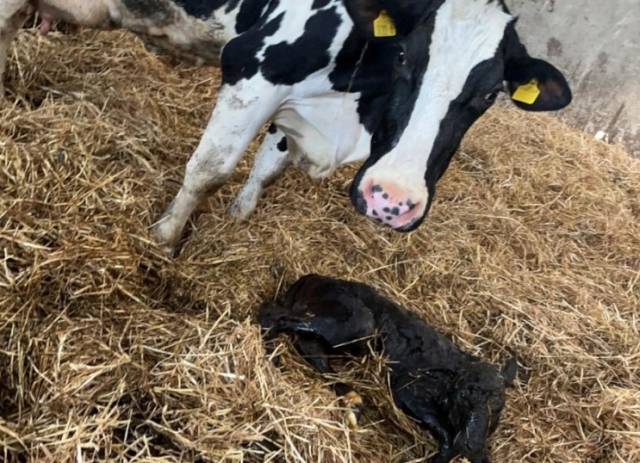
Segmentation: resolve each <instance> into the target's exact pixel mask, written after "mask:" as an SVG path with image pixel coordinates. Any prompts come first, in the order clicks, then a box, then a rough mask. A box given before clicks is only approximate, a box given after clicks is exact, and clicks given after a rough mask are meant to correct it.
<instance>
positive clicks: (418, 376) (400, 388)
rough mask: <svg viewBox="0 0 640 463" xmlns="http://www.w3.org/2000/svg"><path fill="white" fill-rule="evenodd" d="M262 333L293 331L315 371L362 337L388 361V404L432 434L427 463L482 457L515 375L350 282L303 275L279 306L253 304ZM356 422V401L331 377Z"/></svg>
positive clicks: (361, 348)
mask: <svg viewBox="0 0 640 463" xmlns="http://www.w3.org/2000/svg"><path fill="white" fill-rule="evenodd" d="M259 318H260V324H261V326H262V327H263V329H264V330H265V331H266V332H265V339H272V338H273V337H275V336H277V335H278V334H279V333H282V332H285V333H291V334H295V335H296V341H295V345H296V348H297V349H298V350H299V351H300V353H301V354H302V355H303V356H305V357H306V360H307V361H308V362H309V363H310V364H311V365H312V366H313V367H314V368H315V369H317V370H318V371H320V372H322V373H330V372H332V371H333V370H332V369H331V366H330V364H329V359H328V356H329V355H331V354H336V353H350V354H354V355H363V354H364V353H366V352H368V348H367V342H368V341H370V340H371V339H375V341H376V342H375V343H374V344H375V348H376V350H377V351H380V352H383V353H384V355H385V356H386V357H387V358H388V360H389V365H388V366H389V369H390V379H391V392H392V394H393V399H394V401H395V403H396V405H397V406H398V407H399V408H400V409H401V410H402V411H403V412H405V413H406V414H407V415H409V416H410V417H412V418H414V419H416V420H417V421H418V423H419V424H420V425H421V426H422V427H423V428H425V429H427V430H428V431H429V432H431V433H432V435H433V436H434V437H435V438H436V439H437V440H438V442H439V445H440V447H439V451H438V454H437V455H436V457H435V459H434V460H433V462H434V463H447V462H449V461H450V460H452V459H453V458H455V457H456V456H458V455H462V456H464V457H466V458H467V459H469V460H470V461H471V462H472V463H488V462H489V458H488V456H487V450H486V439H487V438H488V437H489V436H490V435H491V434H492V433H493V432H494V431H495V429H496V427H497V425H498V420H499V418H500V412H501V411H502V408H503V407H504V404H505V386H510V385H511V383H512V381H513V379H514V378H515V375H516V370H517V363H516V360H515V358H512V359H511V360H509V361H508V362H507V364H506V365H505V367H504V368H503V369H502V370H500V369H499V368H498V367H496V366H495V365H492V364H490V363H485V362H482V361H480V359H478V358H476V357H474V356H471V355H469V354H466V353H464V352H462V351H461V350H460V349H459V348H458V347H457V346H456V345H454V344H453V343H452V342H451V341H449V340H448V339H446V338H445V337H444V336H442V335H441V334H439V333H437V332H436V331H435V330H434V329H433V328H431V327H430V326H428V325H427V324H426V323H425V322H424V321H422V320H421V319H420V318H419V317H418V316H417V315H416V314H414V313H411V312H409V311H408V310H406V309H404V308H402V307H400V306H399V305H397V304H395V303H394V302H392V301H390V300H388V299H386V298H384V297H382V296H381V295H379V294H378V293H377V292H376V291H375V290H374V289H373V288H371V287H369V286H367V285H365V284H362V283H356V282H349V281H345V280H337V279H334V278H330V277H324V276H319V275H306V276H304V277H302V278H300V279H299V280H298V281H297V282H296V283H294V284H293V285H292V286H291V287H290V288H289V290H288V291H287V293H286V295H285V301H284V305H282V306H280V305H277V304H274V303H268V302H265V303H263V304H262V306H261V307H260V310H259ZM335 388H336V392H337V393H338V394H339V395H341V396H343V397H344V399H345V401H346V402H347V404H349V405H350V407H351V408H352V410H353V412H352V413H351V414H350V415H351V417H350V424H352V425H355V424H356V423H357V415H358V414H359V412H360V410H361V407H362V401H361V399H360V397H359V396H358V395H357V394H356V393H355V392H354V391H353V390H352V389H351V388H349V387H348V386H347V385H345V384H342V383H338V384H337V385H336V386H335Z"/></svg>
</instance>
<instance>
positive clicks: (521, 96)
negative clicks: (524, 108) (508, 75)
mask: <svg viewBox="0 0 640 463" xmlns="http://www.w3.org/2000/svg"><path fill="white" fill-rule="evenodd" d="M538 95H540V89H539V88H538V79H536V78H535V77H534V78H533V79H531V80H530V81H529V82H528V83H526V84H522V85H521V86H519V87H518V88H517V89H516V91H515V92H513V95H512V96H511V98H512V99H513V100H515V101H520V102H522V103H526V104H533V103H535V102H536V100H537V99H538Z"/></svg>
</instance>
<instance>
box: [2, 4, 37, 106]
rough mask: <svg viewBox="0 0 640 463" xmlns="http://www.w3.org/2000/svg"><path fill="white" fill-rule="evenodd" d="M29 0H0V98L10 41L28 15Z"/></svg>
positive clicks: (29, 8)
mask: <svg viewBox="0 0 640 463" xmlns="http://www.w3.org/2000/svg"><path fill="white" fill-rule="evenodd" d="M30 10H31V6H30V4H29V0H0V98H2V97H3V96H4V71H5V68H6V65H7V56H8V53H9V47H10V46H11V42H12V41H13V39H14V38H15V36H16V33H17V32H18V30H20V28H21V27H22V25H23V24H24V22H25V21H26V20H27V18H28V17H29V12H30Z"/></svg>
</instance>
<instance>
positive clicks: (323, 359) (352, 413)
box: [295, 337, 362, 428]
mask: <svg viewBox="0 0 640 463" xmlns="http://www.w3.org/2000/svg"><path fill="white" fill-rule="evenodd" d="M295 346H296V349H298V352H300V355H302V356H303V357H304V359H305V360H306V362H307V363H309V364H310V365H311V366H312V367H313V368H314V369H315V370H317V371H318V372H320V373H322V374H335V371H334V370H333V368H331V364H330V363H329V355H330V352H329V351H328V349H327V348H326V347H325V346H324V345H323V343H322V342H321V341H318V340H317V339H312V338H304V337H299V338H298V340H297V341H296V343H295ZM333 390H334V391H335V393H336V394H337V395H338V396H339V397H341V398H342V402H343V403H344V404H345V405H346V407H347V408H348V409H349V410H348V412H347V423H348V424H349V427H350V428H356V427H358V420H359V419H360V415H361V414H362V397H360V394H358V393H357V392H356V391H355V390H354V389H353V388H352V387H351V386H349V385H348V384H345V383H342V382H337V383H334V384H333Z"/></svg>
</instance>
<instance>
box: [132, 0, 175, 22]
mask: <svg viewBox="0 0 640 463" xmlns="http://www.w3.org/2000/svg"><path fill="white" fill-rule="evenodd" d="M122 3H123V4H124V6H125V8H126V9H127V10H129V11H130V12H131V13H132V14H133V15H136V16H138V17H141V18H152V20H153V22H154V24H156V25H165V24H169V23H170V22H171V20H172V17H173V13H174V12H173V7H172V6H171V4H170V3H169V2H168V1H167V0H122ZM176 3H177V2H176Z"/></svg>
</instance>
